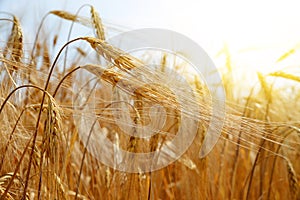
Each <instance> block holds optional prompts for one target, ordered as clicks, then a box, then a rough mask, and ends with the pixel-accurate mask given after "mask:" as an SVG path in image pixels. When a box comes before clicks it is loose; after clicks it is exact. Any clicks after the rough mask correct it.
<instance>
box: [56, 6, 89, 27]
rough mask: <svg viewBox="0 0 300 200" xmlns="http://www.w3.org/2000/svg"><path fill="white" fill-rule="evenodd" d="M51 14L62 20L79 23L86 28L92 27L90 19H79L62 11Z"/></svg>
mask: <svg viewBox="0 0 300 200" xmlns="http://www.w3.org/2000/svg"><path fill="white" fill-rule="evenodd" d="M50 14H53V15H56V16H58V17H60V18H62V19H65V20H69V21H73V22H78V23H80V24H82V25H84V26H87V27H90V25H91V23H90V21H89V20H88V19H85V18H83V17H79V16H77V15H74V14H71V13H69V12H67V11H62V10H53V11H51V12H50Z"/></svg>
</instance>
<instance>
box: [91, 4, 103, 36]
mask: <svg viewBox="0 0 300 200" xmlns="http://www.w3.org/2000/svg"><path fill="white" fill-rule="evenodd" d="M91 16H92V22H93V25H94V28H95V29H96V35H97V37H98V38H99V39H100V40H105V35H104V29H103V25H102V21H101V18H100V17H99V14H98V12H97V11H96V10H95V9H94V7H93V6H91Z"/></svg>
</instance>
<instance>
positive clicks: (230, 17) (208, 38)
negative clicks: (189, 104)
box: [0, 0, 300, 68]
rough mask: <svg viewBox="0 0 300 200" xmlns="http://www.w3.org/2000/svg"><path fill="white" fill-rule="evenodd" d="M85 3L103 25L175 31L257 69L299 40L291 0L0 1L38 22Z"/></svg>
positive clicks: (299, 19) (299, 21) (299, 22)
mask: <svg viewBox="0 0 300 200" xmlns="http://www.w3.org/2000/svg"><path fill="white" fill-rule="evenodd" d="M83 4H92V5H94V6H95V8H96V9H97V10H98V12H99V13H100V16H101V17H102V19H103V21H104V23H113V24H115V25H117V26H118V25H119V26H120V27H126V28H127V29H137V28H165V29H170V30H172V31H176V32H179V33H181V34H184V35H186V36H187V37H189V38H191V39H192V40H194V41H196V42H197V43H198V44H199V45H200V46H202V48H204V49H205V50H206V51H207V52H208V54H209V55H210V56H211V57H213V59H215V60H216V55H217V54H218V52H219V51H220V50H221V49H222V48H223V47H224V45H226V46H227V47H228V48H229V50H230V51H231V53H232V55H233V57H234V56H235V55H236V56H235V57H236V62H237V63H240V64H244V65H256V67H258V68H259V67H261V66H268V65H271V64H272V62H273V63H274V62H275V61H276V59H277V58H278V57H279V56H280V55H281V54H283V53H284V52H285V51H288V50H289V49H290V48H294V47H295V46H297V45H298V46H299V43H300V12H299V6H298V3H297V1H291V0H287V1H267V0H265V1H262V0H260V1H259V0H252V1H237V0H227V1H222V0H210V1H208V0H205V1H203V0H184V1H182V0H180V1H179V0H178V1H177V0H164V1H162V0H151V1H144V0H109V1H107V0H85V1H83V0H76V1H74V0H70V1H68V0H65V1H63V0H52V1H42V0H34V1H28V0H0V10H2V11H3V10H4V11H9V12H12V13H19V14H20V15H22V14H23V16H27V17H28V19H29V18H30V20H31V21H32V19H35V20H36V21H39V19H41V17H42V16H43V15H44V14H45V13H46V12H47V11H49V10H60V9H64V10H67V11H70V12H73V13H75V12H76V10H77V9H78V8H79V7H80V6H81V5H83ZM32 16H34V18H32ZM33 23H34V22H33Z"/></svg>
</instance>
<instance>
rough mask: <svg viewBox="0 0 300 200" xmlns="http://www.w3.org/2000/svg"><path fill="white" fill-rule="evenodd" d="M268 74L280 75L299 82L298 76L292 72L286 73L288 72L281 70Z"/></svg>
mask: <svg viewBox="0 0 300 200" xmlns="http://www.w3.org/2000/svg"><path fill="white" fill-rule="evenodd" d="M269 76H276V77H281V78H285V79H290V80H293V81H297V82H300V77H299V76H295V75H293V74H288V73H285V72H282V71H278V72H273V73H270V74H269Z"/></svg>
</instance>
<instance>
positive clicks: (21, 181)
mask: <svg viewBox="0 0 300 200" xmlns="http://www.w3.org/2000/svg"><path fill="white" fill-rule="evenodd" d="M82 8H83V7H82ZM82 8H80V9H82ZM79 12H80V10H79V11H78V12H77V13H76V14H71V13H69V12H66V11H52V12H50V13H49V14H51V15H49V14H48V15H46V16H45V18H47V17H51V16H52V17H53V15H55V16H57V17H59V18H60V19H63V20H64V21H62V23H72V24H71V28H70V33H71V32H72V28H73V25H74V23H76V24H80V26H82V25H83V26H84V27H85V28H89V29H90V30H92V31H94V32H95V37H92V36H82V37H79V38H75V39H71V34H69V37H68V41H67V42H65V44H64V45H63V47H62V48H61V49H60V50H59V52H58V53H57V52H55V50H54V47H55V46H56V45H58V44H59V42H58V41H60V37H61V34H59V33H57V32H56V33H54V36H53V38H52V37H51V36H48V37H46V36H43V35H42V34H41V30H43V23H44V22H45V21H44V19H45V18H44V19H43V20H42V22H41V26H40V28H39V30H38V33H37V34H36V40H35V42H34V45H33V46H30V47H29V46H28V45H23V42H24V38H23V33H22V28H21V24H20V22H19V20H18V18H17V17H16V16H13V15H12V16H9V15H8V17H7V18H5V19H2V20H0V24H1V26H0V28H1V29H3V28H2V27H11V29H6V32H5V31H3V34H6V36H7V41H6V42H4V41H1V46H0V81H1V85H0V106H1V107H0V120H1V124H0V152H1V154H0V160H1V163H0V199H103V198H104V199H300V185H299V183H300V181H299V180H300V177H299V173H300V164H299V162H298V160H299V157H300V120H299V119H300V109H299V108H300V105H299V102H300V101H299V99H300V89H299V88H300V87H299V79H300V78H299V76H298V75H296V74H292V73H291V72H284V71H280V72H274V73H270V74H267V75H263V74H260V73H259V74H258V80H257V84H256V85H255V86H254V87H253V89H252V90H250V91H249V95H247V96H244V95H241V94H237V93H236V92H235V91H238V90H239V89H240V88H238V87H239V84H238V82H236V81H235V80H233V78H232V75H233V73H234V72H233V70H234V69H233V66H232V64H231V58H230V54H229V53H228V51H227V50H225V51H224V53H225V56H226V66H225V67H224V68H222V70H221V71H222V78H223V84H224V87H225V91H226V94H227V102H226V106H227V110H226V117H225V119H222V118H221V117H220V118H219V120H224V127H223V129H222V134H221V138H220V140H219V141H218V143H217V145H216V146H215V148H214V149H213V151H212V152H211V153H210V154H209V155H208V156H207V157H205V158H202V159H200V158H199V151H200V147H201V144H202V143H203V140H204V138H205V133H206V130H207V128H208V125H209V122H210V117H211V101H212V100H211V99H210V95H209V93H208V89H207V87H206V86H205V84H204V83H203V81H201V78H200V77H198V76H194V74H192V75H191V74H189V73H187V72H186V71H184V67H185V66H186V63H184V62H183V61H179V62H177V61H176V59H175V58H172V56H170V57H168V56H166V55H165V54H164V55H162V56H161V60H160V64H161V66H159V67H149V66H147V65H146V64H145V63H146V62H147V59H151V58H149V57H147V56H146V59H137V58H135V57H134V56H132V55H130V54H127V53H125V52H123V51H122V50H121V49H118V48H116V47H114V46H112V45H110V44H109V43H108V42H107V41H105V33H104V26H103V24H102V22H101V19H100V17H99V14H98V13H97V11H96V10H95V9H94V8H93V7H92V6H90V13H91V19H89V18H86V17H82V16H79V15H78V13H79ZM45 23H46V22H45ZM105 30H106V29H105ZM45 39H48V40H45ZM51 45H52V46H51ZM76 45H78V46H76ZM79 45H80V47H79ZM67 52H69V53H67ZM293 52H294V51H289V52H288V53H287V54H285V55H284V56H282V57H280V58H279V61H281V60H284V59H288V56H289V55H290V54H292V53H293ZM99 56H101V57H103V58H104V59H105V60H106V61H107V62H108V63H109V64H108V65H106V63H104V62H103V61H102V60H99ZM150 57H151V54H150ZM154 57H155V56H154ZM155 59H157V58H155ZM91 63H92V64H91ZM173 64H175V67H174V68H173V70H175V71H177V72H178V73H179V74H181V75H182V76H184V77H186V80H187V82H188V84H189V85H190V87H191V88H192V92H187V91H186V90H180V88H181V84H182V81H181V80H180V79H178V80H177V79H175V80H172V78H174V77H173V76H172V74H170V73H169V72H168V70H167V68H168V67H170V66H174V65H173ZM278 78H281V79H282V78H283V79H284V81H289V84H288V85H284V86H282V85H279V86H278V85H276V81H278ZM170 79H171V82H170ZM290 82H292V83H290ZM149 83H157V84H149ZM169 87H172V88H175V89H176V90H177V91H178V94H176V95H175V93H174V91H172V90H171V89H170V88H169ZM285 90H287V91H288V92H285ZM131 91H134V92H133V93H130V92H131ZM82 95H83V96H84V97H85V99H84V101H83V102H79V103H80V104H79V105H73V103H72V102H73V101H74V99H75V100H76V99H79V98H80V97H81V96H82ZM177 98H179V99H183V102H185V105H186V106H187V110H185V111H184V112H181V108H182V107H181V106H182V105H180V101H178V99H177ZM129 102H131V103H129ZM91 103H95V109H94V110H89V109H85V105H89V104H91ZM157 104H159V105H161V106H162V107H163V108H164V109H165V111H164V112H165V114H166V115H165V116H166V119H165V120H166V123H165V124H163V125H162V126H161V127H159V128H160V129H159V130H156V132H157V134H156V135H153V136H152V137H151V138H150V139H148V140H147V139H143V138H137V137H134V136H132V135H131V136H130V135H126V134H124V130H123V129H122V128H120V127H119V125H120V124H119V123H117V121H116V119H115V118H114V115H116V114H117V115H118V116H119V115H120V116H121V115H122V113H123V112H124V111H126V110H127V111H128V112H129V117H128V118H127V119H128V121H122V122H123V123H124V124H130V130H131V131H132V133H137V132H139V131H140V129H139V127H140V126H145V125H147V124H149V123H150V124H151V123H154V124H156V125H157V124H159V122H160V121H161V120H163V118H162V116H161V114H159V115H155V113H154V115H151V114H150V115H149V114H148V113H149V112H150V111H151V109H150V108H151V107H152V106H153V105H157ZM152 111H153V110H152ZM154 111H156V112H159V111H160V110H159V109H156V110H154ZM91 112H92V113H93V114H95V115H96V116H97V120H96V121H95V123H94V125H95V127H94V128H95V130H96V128H97V127H98V129H97V130H98V132H95V131H94V130H93V128H91V127H88V128H89V130H85V131H86V132H87V133H89V134H88V137H87V138H82V136H81V135H80V134H78V131H79V129H80V127H78V124H76V122H75V120H74V119H75V118H77V117H80V116H83V117H84V118H86V119H87V118H88V117H89V116H90V113H91ZM150 113H151V112H150ZM182 117H185V119H188V120H190V123H195V124H197V125H198V126H197V130H196V131H197V134H196V136H195V139H194V140H193V142H192V144H191V146H190V148H189V149H188V150H187V151H186V152H185V153H184V154H183V155H182V157H181V158H180V159H178V160H177V161H176V162H174V163H172V164H170V165H169V166H167V167H165V168H163V169H160V170H156V171H153V172H143V171H140V172H139V173H126V172H121V171H117V170H114V169H112V168H110V167H108V166H106V165H104V164H102V163H101V162H100V161H99V160H97V159H96V158H95V157H94V154H92V153H91V152H90V151H89V149H88V148H85V147H86V144H88V145H93V143H92V141H93V140H97V138H99V137H100V136H99V134H101V135H104V136H105V137H106V138H107V139H108V140H109V141H111V142H113V143H114V144H116V148H117V149H124V150H127V151H130V152H135V153H140V152H150V151H155V150H159V149H161V148H162V146H163V145H168V144H169V142H170V141H171V140H172V139H173V138H174V137H175V135H176V133H177V132H178V130H179V129H180V127H181V126H186V127H185V129H184V130H185V131H187V132H188V131H189V128H190V127H191V126H190V125H191V124H185V121H184V120H182V119H183V118H182ZM96 122H97V123H96ZM96 124H97V125H96ZM90 128H91V129H90ZM182 142H183V143H184V142H185V141H182ZM93 148H95V150H98V151H99V152H100V151H101V146H99V145H98V146H97V145H96V146H93ZM102 153H104V156H105V153H106V152H102ZM111 159H115V158H111ZM135 162H136V161H135V160H132V162H131V163H128V165H134V164H135ZM154 162H155V161H154Z"/></svg>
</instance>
